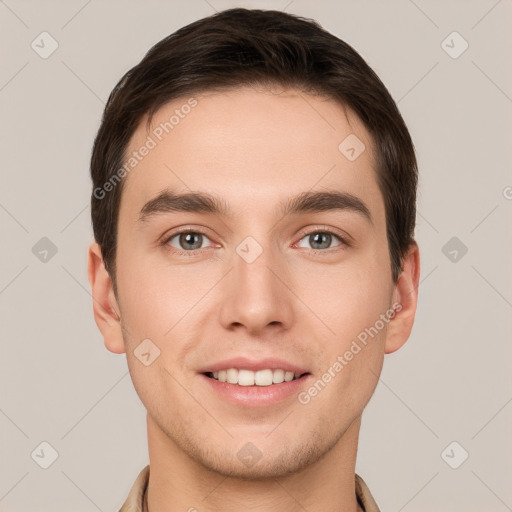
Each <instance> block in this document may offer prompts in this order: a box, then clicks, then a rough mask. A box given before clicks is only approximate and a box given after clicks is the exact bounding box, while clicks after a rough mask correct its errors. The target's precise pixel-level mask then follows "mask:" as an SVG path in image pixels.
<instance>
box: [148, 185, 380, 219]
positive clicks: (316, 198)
mask: <svg viewBox="0 0 512 512" xmlns="http://www.w3.org/2000/svg"><path fill="white" fill-rule="evenodd" d="M278 208H279V210H280V212H281V215H282V217H286V216H287V215H293V214H301V213H319V212H326V211H336V210H348V211H351V212H354V213H357V214H359V215H361V216H362V217H363V218H364V219H365V220H367V221H368V222H369V223H370V224H373V219H372V216H371V213H370V210H369V209H368V207H367V206H366V205H365V203H364V202H363V201H362V200H361V199H359V198H358V197H356V196H354V195H352V194H349V193H346V192H339V191H328V192H311V191H309V192H302V193H301V194H299V195H297V196H295V197H292V198H289V199H288V200H286V201H284V202H282V203H280V204H279V205H278ZM173 212H193V213H208V214H214V215H220V216H224V217H229V216H232V215H233V213H232V212H231V210H230V208H229V205H228V204H227V203H226V202H225V201H224V199H222V198H220V197H217V196H215V195H212V194H209V193H207V192H187V193H182V194H178V193H174V192H172V191H170V190H164V191H162V192H161V193H160V194H158V196H156V197H155V198H153V199H150V200H149V201H148V202H147V203H146V204H145V205H144V206H143V207H142V209H141V211H140V214H139V222H145V221H147V220H148V219H149V218H150V217H153V216H156V215H159V214H165V213H173Z"/></svg>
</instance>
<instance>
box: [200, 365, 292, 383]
mask: <svg viewBox="0 0 512 512" xmlns="http://www.w3.org/2000/svg"><path fill="white" fill-rule="evenodd" d="M209 375H210V376H212V377H213V378H214V379H217V380H218V381H220V382H228V383H229V384H238V385H239V386H255V385H256V386H271V385H272V384H281V383H282V382H290V381H292V380H294V379H297V378H299V377H300V375H301V374H300V373H293V372H286V371H284V370H258V371H256V372H253V371H251V370H238V369H237V368H228V369H227V370H219V371H218V372H213V373H210V374H209Z"/></svg>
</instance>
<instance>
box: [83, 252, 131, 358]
mask: <svg viewBox="0 0 512 512" xmlns="http://www.w3.org/2000/svg"><path fill="white" fill-rule="evenodd" d="M87 275H88V278H89V284H90V286H91V293H92V298H93V311H94V320H95V322H96V325H97V326H98V329H99V330H100V331H101V334H102V335H103V339H104V342H105V347H107V349H108V350H110V352H113V353H115V354H122V353H124V352H125V347H124V340H123V335H122V329H121V322H120V315H119V306H118V304H117V300H116V297H115V294H114V288H113V284H112V280H111V278H110V275H109V274H108V272H107V270H106V268H105V264H104V262H103V257H102V253H101V247H100V246H99V244H97V243H92V244H91V245H90V247H89V254H88V263H87Z"/></svg>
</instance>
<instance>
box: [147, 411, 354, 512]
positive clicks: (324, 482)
mask: <svg viewBox="0 0 512 512" xmlns="http://www.w3.org/2000/svg"><path fill="white" fill-rule="evenodd" d="M147 425H148V448H149V460H150V477H149V483H148V488H147V506H148V512H174V511H180V512H183V511H190V512H202V511H205V510H209V511H212V510H222V511H226V512H231V511H238V510H247V511H251V512H258V511H265V512H274V511H279V512H282V511H283V510H308V511H310V512H317V511H318V512H320V511H322V512H326V511H333V512H334V511H339V510H343V511H345V512H362V509H361V508H360V507H359V505H358V503H357V499H356V494H355V462H356V455H357V442H358V436H359V429H360V426H361V417H358V418H356V420H355V421H354V422H353V423H352V424H351V425H350V427H349V428H348V429H347V430H346V432H345V433H344V434H343V436H342V437H341V438H340V439H339V440H338V442H337V443H336V444H335V445H334V446H333V447H332V448H331V449H330V450H328V452H327V453H326V454H324V456H323V457H321V458H320V459H319V460H317V461H316V462H314V463H313V464H310V465H309V466H306V467H305V468H304V469H302V470H300V471H299V472H297V473H293V474H289V475H286V476H282V477H279V478H273V479H268V480H242V479H238V478H231V477H229V476H228V477H226V476H224V475H221V474H219V473H217V472H215V471H212V470H211V469H209V468H207V467H205V466H204V465H203V464H201V463H200V462H198V461H196V460H193V459H192V458H191V457H190V456H189V455H188V454H187V453H185V452H184V451H183V450H181V449H180V448H179V447H178V446H177V445H176V444H175V443H174V441H173V440H172V439H170V438H169V437H168V436H167V435H166V434H165V433H164V432H162V430H161V429H160V428H159V427H158V425H157V424H156V423H155V422H154V421H153V420H152V418H151V417H150V416H149V414H148V416H147Z"/></svg>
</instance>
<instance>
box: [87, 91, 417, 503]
mask: <svg viewBox="0 0 512 512" xmlns="http://www.w3.org/2000/svg"><path fill="white" fill-rule="evenodd" d="M195 98H196V99H197V101H198V105H197V106H196V107H195V108H194V109H193V110H192V111H191V112H190V114H188V115H187V116H186V117H185V118H184V119H182V120H180V123H179V125H177V126H176V127H175V128H174V129H173V131H172V132H171V133H169V134H168V135H166V136H165V138H164V139H163V140H162V141H161V142H159V143H158V145H157V147H156V148H154V149H153V150H152V151H151V152H150V153H149V154H148V155H147V156H146V157H145V158H144V159H143V160H142V161H141V162H140V163H139V164H138V165H137V167H136V169H135V170H134V171H132V172H131V173H130V174H129V175H127V176H126V177H125V178H124V179H125V180H126V181H125V183H124V190H123V195H122V200H121V206H120V216H119V225H118V228H119V229H118V231H119V233H118V248H117V262H116V265H117V267H116V269H117V285H118V294H117V297H116V296H115V294H114V292H113V287H112V281H111V279H110V277H109V275H108V273H107V272H106V270H105V267H104V264H103V260H102V257H101V249H100V247H99V246H98V245H97V244H96V243H93V244H92V245H91V246H90V249H89V268H88V273H89V281H90V284H91V288H92V293H93V298H94V315H95V320H96V323H97V325H98V327H99V329H100V330H101V332H102V334H103V337H104V341H105V346H106V347H107V349H108V350H110V351H111V352H114V353H118V354H120V353H124V352H126V357H127V361H128V366H129V369H130V373H131V377H132V380H133V383H134V387H135V389H136V391H137V393H138V395H139V397H140V399H141V400H142V402H143V404H144V406H145V407H146V409H147V428H148V447H149V458H150V467H151V474H150V480H149V484H148V505H149V510H150V511H151V512H163V511H175V510H176V511H177V510H180V511H184V510H189V508H190V507H195V508H196V509H197V510H198V511H204V510H211V511H214V510H223V511H237V510H251V511H263V510H264V511H269V512H270V511H274V510H276V511H277V510H279V511H282V510H303V508H301V507H304V509H306V510H308V511H311V512H313V511H335V510H341V509H343V510H345V511H352V512H355V511H359V510H361V509H360V508H359V507H358V505H357V501H356V499H355V490H354V471H355V461H356V454H357V442H358V436H359V430H360V424H361V415H362V413H363V409H364V407H365V406H366V404H367V403H368V401H369V399H370V397H371V396H372V394H373V392H374V390H375V387H376V384H377V382H378V376H379V375H380V372H381V369H382V364H383V359H384V355H385V354H389V353H391V352H394V351H396V350H398V349H399V348H400V347H401V346H402V345H403V344H404V343H405V342H406V341H407V339H408V337H409V335H410V332H411V329H412V326H413V322H414V315H415V312H416V306H417V288H418V283H419V270H420V267H419V250H418V247H417V245H416V244H413V245H412V246H411V247H410V250H409V252H408V254H407V255H406V257H405V259H404V261H403V272H402V273H401V275H400V277H399V279H398V282H397V283H396V284H395V283H393V281H392V278H391V267H390V257H389V249H388V243H387V237H386V219H385V211H384V201H383V197H382V194H381V192H380V190H379V188H378V185H377V181H376V174H375V162H374V150H373V146H372V140H371V137H370V135H369V133H368V131H367V130H366V129H365V127H364V125H363V124H362V123H361V122H360V120H359V119H358V118H357V116H356V115H355V114H354V113H353V112H352V111H350V110H349V109H347V108H345V107H343V106H341V105H339V104H338V103H335V102H333V101H332V100H329V99H326V98H321V97H315V96H312V95H307V94H305V93H302V92H300V91H298V90H293V89H290V90H282V89H277V88H276V89H275V90H261V89H256V88H252V87H244V88H240V89H236V90H230V91H227V92H222V93H219V92H215V93H207V94H200V95H196V96H195ZM187 99H188V98H182V99H179V100H175V101H173V102H171V103H169V104H168V105H166V106H164V107H162V108H161V109H160V110H159V111H158V112H157V114H156V115H155V117H154V119H153V124H152V127H155V126H157V125H158V124H159V123H160V122H163V121H165V120H168V119H169V117H170V116H171V115H172V113H173V111H174V110H175V109H176V108H180V106H181V105H183V104H184V103H185V102H186V101H187ZM351 133H353V134H356V135H357V137H358V138H359V139H360V140H361V141H363V143H364V144H365V146H366V150H365V151H364V152H363V153H362V154H361V155H360V156H359V157H358V158H357V159H356V160H355V161H354V162H350V161H349V160H348V159H347V158H346V157H345V156H344V155H343V154H342V153H341V152H340V151H339V150H338V145H339V144H340V142H341V141H342V140H343V139H345V137H346V136H347V135H349V134H351ZM147 135H148V132H147V131H146V120H145V119H143V120H142V122H141V124H140V125H139V127H138V129H137V131H136V132H135V133H134V135H133V138H132V140H131V142H130V146H129V148H128V152H131V151H133V150H136V149H137V148H139V147H140V146H141V145H142V144H144V142H145V141H146V137H147ZM169 168H170V169H169ZM165 188H169V189H171V190H173V191H175V192H190V191H191V190H192V191H204V192H209V193H212V194H215V195H217V196H219V197H222V198H223V199H224V200H225V202H227V203H228V205H229V206H230V208H231V209H232V211H233V216H228V217H219V216H216V215H212V214H207V213H165V214H159V215H155V216H153V217H151V218H150V219H148V220H147V221H146V222H144V223H141V222H139V221H138V218H139V212H140V210H141V208H142V207H143V205H144V204H145V203H146V202H147V201H148V200H150V199H152V198H154V197H155V196H157V195H158V194H159V193H160V192H161V191H162V190H163V189H165ZM309 190H313V191H326V190H339V191H344V192H348V193H350V194H353V195H354V196H357V197H358V198H359V199H361V200H362V201H363V202H364V203H365V204H366V205H367V207H368V209H369V210H370V213H371V216H372V219H373V223H370V222H368V221H367V220H365V219H364V218H363V216H361V215H359V214H358V213H356V212H353V211H349V210H337V211H328V212H321V213H302V214H299V215H294V216H290V217H284V218H283V217H282V215H281V213H280V212H279V211H278V210H277V205H278V203H279V202H280V201H282V200H284V199H286V198H288V197H291V196H294V195H296V194H298V193H300V192H304V191H309ZM180 226H183V227H189V228H190V230H191V231H194V229H196V230H197V229H199V230H201V231H204V232H205V233H206V238H203V241H202V242H203V247H205V248H204V249H199V250H197V249H195V253H194V255H193V256H189V255H182V254H177V253H176V252H173V250H174V251H178V250H181V251H183V252H185V251H186V250H187V248H188V247H190V245H188V246H187V245H186V244H185V245H183V244H182V245H181V246H180V245H179V236H178V237H174V238H173V239H172V242H169V243H168V244H167V245H165V240H166V239H167V238H169V237H170V236H171V235H172V234H173V233H174V232H173V230H174V229H175V228H177V227H180ZM322 229H323V230H322ZM325 229H330V230H331V231H333V232H334V233H335V234H336V233H339V234H341V235H342V236H343V235H344V234H348V235H350V237H351V240H352V245H351V246H345V245H344V244H342V243H341V242H340V241H339V240H338V239H336V237H333V238H332V240H331V245H330V246H329V245H328V248H323V249H318V250H317V252H316V253H315V252H313V249H312V247H318V245H317V246H315V245H312V244H314V240H313V241H312V240H311V239H310V238H309V236H308V235H309V234H311V233H315V232H319V231H320V232H325ZM196 232H197V231H196ZM247 236H252V237H253V238H254V239H255V240H257V241H258V243H259V244H260V246H261V247H262V249H263V252H262V254H261V255H260V256H259V257H258V258H257V259H256V261H254V262H253V263H251V264H248V263H247V262H246V261H244V259H242V258H241V257H240V256H239V255H238V254H237V252H236V247H237V246H238V244H240V242H242V240H244V239H245V238H246V237H247ZM159 242H164V244H163V245H159ZM171 243H172V246H171V245H170V244H171ZM340 243H341V245H340ZM327 244H328V243H327ZM321 251H323V252H321ZM188 252H189V253H192V252H193V251H191V249H190V248H188ZM228 271H229V272H228ZM393 303H399V304H400V305H401V310H400V312H398V313H397V314H396V315H395V317H394V318H393V319H392V320H391V321H390V322H389V323H388V324H387V325H386V327H385V328H384V329H382V330H381V331H379V334H378V335H377V336H375V337H374V338H373V339H371V341H370V342H369V343H368V344H367V346H366V347H364V349H363V350H362V351H361V352H360V353H358V354H357V355H356V356H355V357H354V358H353V359H352V360H351V361H350V362H349V364H347V365H346V366H345V367H344V368H343V371H341V372H340V373H339V374H338V375H337V376H336V378H334V379H333V380H332V381H331V382H330V383H329V384H328V385H326V386H325V388H324V389H323V390H322V391H321V392H320V393H319V394H318V395H317V396H316V397H314V399H312V400H311V401H310V403H308V404H306V405H302V404H300V403H299V402H298V400H297V397H296V396H294V397H292V398H290V399H289V400H288V399H287V400H285V401H283V402H281V403H279V404H276V405H272V406H269V407H266V408H259V409H250V408H247V407H236V406H234V405H231V404H229V403H226V402H225V401H223V400H222V399H221V398H220V397H219V396H217V395H216V394H214V392H213V391H211V390H209V386H206V385H205V383H204V382H203V378H202V377H201V376H200V375H198V373H197V372H198V370H199V369H200V368H201V367H203V366H205V365H207V364H208V363H212V362H216V361H219V360H223V359H227V358H229V357H234V356H239V355H243V356H247V357H250V358H255V359H257V358H261V357H267V356H275V357H280V358H283V359H285V360H289V361H291V362H294V363H298V364H301V365H302V366H304V367H306V368H307V369H308V371H309V372H310V373H311V374H313V376H314V380H316V379H318V378H320V377H321V376H322V374H323V373H324V372H325V371H326V370H327V369H328V368H329V367H331V366H332V365H333V363H334V362H335V361H336V360H337V357H338V356H339V355H340V354H344V353H345V351H346V350H347V349H348V348H349V347H350V344H351V343H352V341H353V340H354V339H355V338H356V337H357V335H358V334H359V333H360V332H362V331H364V329H365V328H368V327H370V326H372V325H374V324H375V322H376V320H377V319H378V318H379V315H380V314H383V313H385V312H386V311H387V310H388V309H389V308H390V307H391V306H392V304H393ZM146 338H149V339H151V340H152V341H153V342H154V343H155V344H156V345H157V346H158V347H159V349H160V351H161V354H160V356H159V357H158V358H157V359H156V360H155V361H154V362H153V363H152V364H151V365H149V366H145V365H143V364H141V362H140V361H139V360H138V359H137V358H136V357H135V355H134V350H135V349H136V347H137V346H138V344H139V343H140V342H141V341H142V340H144V339H146ZM247 442H252V443H253V444H254V445H255V446H256V447H257V448H258V449H259V450H260V452H261V454H262V457H261V459H260V460H259V461H258V463H257V464H255V465H254V466H252V467H247V466H246V465H244V464H242V463H241V461H240V460H239V459H238V458H237V452H238V451H239V450H240V449H241V448H242V447H243V446H244V445H245V444H246V443H247Z"/></svg>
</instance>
